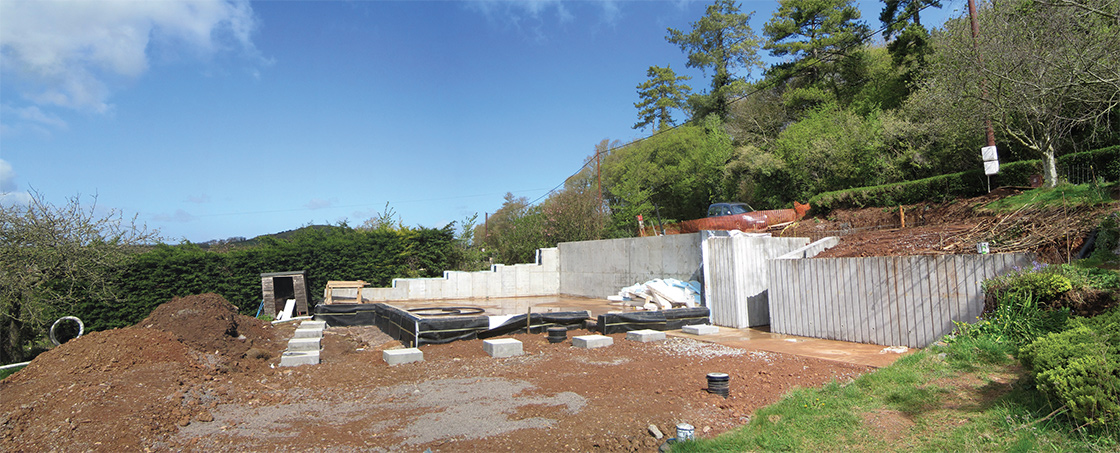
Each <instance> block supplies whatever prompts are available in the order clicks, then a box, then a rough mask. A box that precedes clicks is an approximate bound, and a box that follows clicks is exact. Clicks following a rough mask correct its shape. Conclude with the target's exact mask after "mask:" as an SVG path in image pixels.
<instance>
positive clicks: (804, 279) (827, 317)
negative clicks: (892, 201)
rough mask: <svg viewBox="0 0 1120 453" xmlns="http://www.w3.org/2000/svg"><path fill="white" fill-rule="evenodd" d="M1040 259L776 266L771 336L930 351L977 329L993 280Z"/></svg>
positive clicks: (824, 261)
mask: <svg viewBox="0 0 1120 453" xmlns="http://www.w3.org/2000/svg"><path fill="white" fill-rule="evenodd" d="M1033 259H1034V255H1032V254H1023V253H1008V254H991V255H945V256H901V257H870V258H817V259H775V260H770V261H769V262H767V270H768V277H767V279H768V282H769V288H770V292H769V299H770V331H771V332H775V333H782V334H790V335H800V336H806V337H814V338H826V339H831V340H843V341H852V342H858V343H871V344H880V345H885V346H908V347H912V348H922V347H925V346H928V345H929V344H931V343H933V342H934V341H937V340H938V339H939V338H941V337H942V336H944V335H946V334H949V333H951V332H952V330H953V321H965V322H974V321H975V320H976V317H977V316H979V315H980V313H981V311H983V308H984V295H983V291H982V290H981V287H980V284H981V282H983V281H984V280H985V279H988V278H991V277H995V276H997V275H1002V274H1005V273H1008V272H1010V271H1012V268H1013V267H1015V266H1018V267H1025V266H1028V265H1030V263H1031V261H1032V260H1033Z"/></svg>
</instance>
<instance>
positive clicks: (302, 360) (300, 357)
mask: <svg viewBox="0 0 1120 453" xmlns="http://www.w3.org/2000/svg"><path fill="white" fill-rule="evenodd" d="M318 364H319V351H299V352H296V351H288V352H285V353H284V354H282V355H281V356H280V366H299V365H318Z"/></svg>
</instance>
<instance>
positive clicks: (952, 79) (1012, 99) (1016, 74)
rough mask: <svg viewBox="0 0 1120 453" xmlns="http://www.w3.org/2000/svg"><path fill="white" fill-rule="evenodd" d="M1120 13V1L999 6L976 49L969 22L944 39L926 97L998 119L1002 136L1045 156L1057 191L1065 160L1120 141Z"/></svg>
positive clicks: (953, 25) (1015, 1) (937, 44)
mask: <svg viewBox="0 0 1120 453" xmlns="http://www.w3.org/2000/svg"><path fill="white" fill-rule="evenodd" d="M1118 11H1120V2H1116V1H1115V0H1077V1H1072V0H1065V1H1053V0H1025V1H1024V0H993V1H992V3H991V4H990V5H989V6H988V7H986V8H983V9H982V10H981V11H980V14H979V31H980V33H979V35H978V36H977V37H976V41H975V43H976V45H975V49H974V46H973V38H972V34H971V31H970V28H969V25H968V24H967V22H965V21H953V22H948V23H946V27H945V30H944V32H943V33H940V34H937V35H935V40H934V49H935V55H936V59H933V58H931V64H930V77H929V79H928V81H927V83H926V85H925V86H923V90H927V91H928V92H929V93H927V96H929V97H931V98H934V99H936V100H937V104H938V105H941V106H942V108H943V109H944V110H957V111H961V110H963V111H966V112H972V113H974V115H975V116H976V117H981V116H982V115H983V114H985V113H986V114H988V115H990V116H991V119H992V123H993V126H994V127H995V128H996V129H997V131H998V132H1000V133H1001V135H1002V136H1003V137H1005V138H1007V139H1009V140H1011V141H1012V143H1014V144H1018V145H1021V146H1023V147H1025V148H1027V149H1030V150H1032V151H1033V152H1034V153H1037V154H1038V155H1041V157H1042V158H1043V159H1044V162H1045V164H1044V167H1043V177H1044V179H1045V182H1046V185H1047V186H1050V187H1052V186H1054V185H1055V184H1056V182H1057V168H1056V160H1057V159H1056V155H1057V154H1058V153H1059V152H1065V151H1069V150H1071V149H1074V147H1075V145H1076V143H1074V140H1075V139H1078V138H1079V139H1081V140H1093V139H1095V137H1097V136H1101V135H1106V134H1115V133H1116V132H1117V131H1116V130H1115V128H1116V126H1117V113H1118V111H1120V40H1118V39H1116V37H1117V36H1120V20H1118V19H1117V17H1118V15H1120V12H1118ZM981 56H982V57H983V58H980V57H981ZM980 84H983V85H984V86H986V87H987V94H986V95H985V94H984V93H983V92H982V90H981V89H980V86H981V85H980ZM978 123H979V121H975V122H972V123H971V125H972V126H973V127H976V126H977V125H978ZM974 130H975V133H976V134H980V130H979V128H978V127H977V128H976V129H974Z"/></svg>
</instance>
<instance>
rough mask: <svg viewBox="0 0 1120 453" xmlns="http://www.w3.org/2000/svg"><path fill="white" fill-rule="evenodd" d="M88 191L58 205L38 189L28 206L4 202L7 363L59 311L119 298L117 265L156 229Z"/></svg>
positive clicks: (2, 333) (1, 327)
mask: <svg viewBox="0 0 1120 453" xmlns="http://www.w3.org/2000/svg"><path fill="white" fill-rule="evenodd" d="M79 198H80V197H77V196H75V197H73V198H70V199H69V200H68V202H67V204H66V205H65V206H53V205H51V204H50V203H48V202H46V201H44V200H43V197H42V195H40V194H38V193H33V194H32V196H31V200H30V201H29V203H28V204H26V205H7V206H3V205H0V362H4V363H8V362H16V361H20V360H22V359H23V358H24V356H25V348H26V347H27V346H28V344H29V343H30V342H32V341H34V340H35V339H36V338H38V337H40V336H41V335H42V334H43V333H45V328H46V325H47V324H48V323H49V322H50V321H51V320H53V319H54V317H56V316H60V315H67V314H70V313H68V310H69V309H71V308H72V307H73V306H74V304H76V303H77V302H80V301H90V300H93V301H115V300H117V299H118V298H117V295H116V294H115V292H114V287H113V285H112V279H111V275H112V271H113V268H114V266H117V265H119V264H121V263H122V262H123V261H124V260H125V259H127V258H128V257H129V256H130V255H131V254H133V253H135V252H136V251H137V249H138V247H139V246H141V245H143V244H148V243H151V242H153V241H156V240H158V236H157V234H158V233H157V232H156V231H148V230H147V229H146V228H144V227H141V226H138V225H137V224H136V219H135V218H133V219H132V220H131V221H126V220H125V219H124V218H123V217H122V215H121V212H120V211H117V210H110V211H108V212H99V210H98V209H97V203H96V197H94V203H93V204H92V205H91V206H89V207H88V208H85V207H82V205H81V203H80V200H79Z"/></svg>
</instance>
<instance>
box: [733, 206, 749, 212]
mask: <svg viewBox="0 0 1120 453" xmlns="http://www.w3.org/2000/svg"><path fill="white" fill-rule="evenodd" d="M748 212H750V210H748V209H747V207H746V206H744V205H741V204H733V205H731V214H746V213H748Z"/></svg>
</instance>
